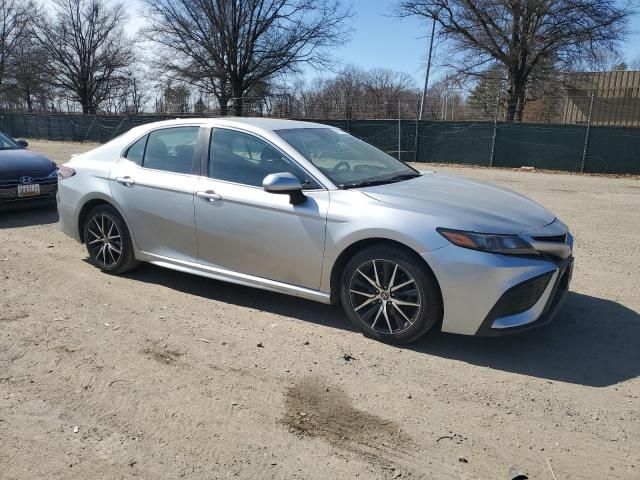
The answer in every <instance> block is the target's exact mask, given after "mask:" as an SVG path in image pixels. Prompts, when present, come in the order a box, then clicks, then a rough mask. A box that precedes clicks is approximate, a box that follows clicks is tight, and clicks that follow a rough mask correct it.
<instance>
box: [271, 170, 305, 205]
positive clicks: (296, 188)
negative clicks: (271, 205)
mask: <svg viewBox="0 0 640 480" xmlns="http://www.w3.org/2000/svg"><path fill="white" fill-rule="evenodd" d="M262 188H264V189H265V191H267V192H269V193H286V194H288V195H289V203H290V204H291V205H299V204H301V203H304V202H305V201H306V200H307V197H305V196H304V194H303V193H302V184H301V183H300V180H298V179H297V178H296V176H295V175H293V174H291V173H285V172H283V173H272V174H270V175H267V176H266V177H264V180H263V181H262Z"/></svg>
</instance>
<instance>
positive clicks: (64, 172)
mask: <svg viewBox="0 0 640 480" xmlns="http://www.w3.org/2000/svg"><path fill="white" fill-rule="evenodd" d="M75 174H76V171H75V170H74V169H73V168H71V167H66V166H64V165H61V166H60V167H59V168H58V178H59V179H60V180H64V179H65V178H69V177H73V176H74V175H75Z"/></svg>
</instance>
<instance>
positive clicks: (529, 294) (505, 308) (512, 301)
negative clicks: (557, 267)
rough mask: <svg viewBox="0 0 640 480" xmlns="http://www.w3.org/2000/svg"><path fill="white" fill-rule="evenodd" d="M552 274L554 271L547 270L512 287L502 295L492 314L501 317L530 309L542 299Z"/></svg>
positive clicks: (493, 316) (494, 316)
mask: <svg viewBox="0 0 640 480" xmlns="http://www.w3.org/2000/svg"><path fill="white" fill-rule="evenodd" d="M552 276H553V272H547V273H544V274H542V275H538V276H537V277H533V278H530V279H529V280H526V281H524V282H522V283H519V284H518V285H516V286H514V287H511V288H510V289H509V290H507V291H506V292H505V293H504V294H503V295H502V297H500V300H498V303H496V305H495V306H494V307H493V309H492V312H491V314H490V315H491V316H492V318H501V317H507V316H509V315H516V314H518V313H522V312H525V311H527V310H529V309H530V308H531V307H533V306H534V305H535V304H536V303H537V301H538V300H540V297H541V296H542V294H543V293H544V290H545V288H547V285H549V281H550V280H551V277H552Z"/></svg>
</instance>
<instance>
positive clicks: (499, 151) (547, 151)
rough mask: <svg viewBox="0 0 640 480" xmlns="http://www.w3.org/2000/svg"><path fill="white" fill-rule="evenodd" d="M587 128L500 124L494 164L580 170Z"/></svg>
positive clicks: (513, 166) (498, 165)
mask: <svg viewBox="0 0 640 480" xmlns="http://www.w3.org/2000/svg"><path fill="white" fill-rule="evenodd" d="M585 133H586V132H585V127H574V126H562V125H531V124H514V123H504V124H498V128H497V135H496V153H495V160H494V163H493V165H494V166H496V167H512V168H518V167H521V166H523V165H526V166H530V167H535V168H544V169H550V170H568V171H579V170H580V165H581V163H582V154H583V150H584V141H585Z"/></svg>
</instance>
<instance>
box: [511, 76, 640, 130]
mask: <svg viewBox="0 0 640 480" xmlns="http://www.w3.org/2000/svg"><path fill="white" fill-rule="evenodd" d="M590 113H591V125H593V126H612V127H613V126H615V127H640V71H626V70H620V71H612V72H576V73H567V74H565V75H564V78H563V80H562V90H561V92H559V94H558V95H557V96H543V97H540V98H538V99H536V100H530V101H528V102H527V104H526V106H525V111H524V114H523V119H522V120H523V122H527V121H535V122H545V123H563V124H568V125H586V124H587V122H588V119H589V114H590Z"/></svg>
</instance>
